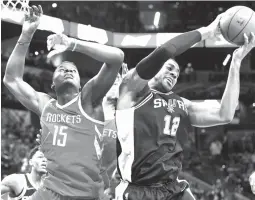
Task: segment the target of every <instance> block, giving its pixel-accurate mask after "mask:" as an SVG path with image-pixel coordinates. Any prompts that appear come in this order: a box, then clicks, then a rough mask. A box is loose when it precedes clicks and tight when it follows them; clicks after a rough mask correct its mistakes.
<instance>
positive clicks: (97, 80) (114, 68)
mask: <svg viewBox="0 0 255 200" xmlns="http://www.w3.org/2000/svg"><path fill="white" fill-rule="evenodd" d="M75 41H76V46H75V51H78V52H81V53H84V54H86V55H88V56H90V57H92V58H94V59H95V60H98V61H100V62H103V63H104V64H103V66H102V68H101V70H100V71H99V73H98V74H97V75H96V76H95V77H94V78H92V79H91V80H90V81H89V82H88V83H87V84H86V85H85V86H84V87H83V89H82V101H83V102H85V103H87V102H88V101H87V100H89V102H93V105H98V104H99V103H101V101H102V99H103V97H104V96H105V94H106V93H107V92H108V90H109V89H110V88H111V86H112V85H113V83H114V81H115V79H116V76H117V74H118V72H119V69H120V67H121V64H122V62H123V59H124V53H123V52H122V51H121V50H120V49H118V48H115V47H111V46H106V45H102V44H98V43H93V42H86V41H80V40H75ZM73 45H75V44H73ZM71 48H72V47H71ZM85 98H86V99H85ZM88 98H89V99H88Z"/></svg>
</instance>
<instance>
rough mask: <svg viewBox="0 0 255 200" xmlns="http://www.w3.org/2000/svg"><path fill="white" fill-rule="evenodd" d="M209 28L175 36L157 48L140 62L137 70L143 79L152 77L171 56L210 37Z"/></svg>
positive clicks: (173, 56)
mask: <svg viewBox="0 0 255 200" xmlns="http://www.w3.org/2000/svg"><path fill="white" fill-rule="evenodd" d="M208 33H209V29H207V28H201V29H197V30H194V31H190V32H186V33H183V34H180V35H178V36H177V37H174V38H172V39H170V40H169V41H167V42H166V43H164V44H163V45H161V46H160V47H158V48H156V49H155V50H154V51H153V52H152V53H151V54H150V55H148V56H147V57H146V58H144V59H143V60H142V61H141V62H140V63H138V65H137V67H136V70H137V72H138V74H139V76H140V77H141V78H143V79H151V78H152V77H154V76H155V75H156V74H157V73H158V71H159V70H160V69H161V67H162V66H163V64H164V63H165V62H166V61H167V60H168V59H170V58H175V57H176V56H178V55H180V54H182V53H183V52H185V51H187V50H188V49H189V48H191V47H192V46H193V45H194V44H196V43H198V42H200V41H201V40H203V39H206V38H207V37H208V35H209V34H208Z"/></svg>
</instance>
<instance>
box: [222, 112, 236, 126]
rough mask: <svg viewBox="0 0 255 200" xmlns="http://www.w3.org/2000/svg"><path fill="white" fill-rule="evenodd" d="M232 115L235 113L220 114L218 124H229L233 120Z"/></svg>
mask: <svg viewBox="0 0 255 200" xmlns="http://www.w3.org/2000/svg"><path fill="white" fill-rule="evenodd" d="M234 114H235V113H233V114H232V113H228V114H222V115H221V116H220V122H221V123H222V124H229V123H230V122H232V120H233V119H234Z"/></svg>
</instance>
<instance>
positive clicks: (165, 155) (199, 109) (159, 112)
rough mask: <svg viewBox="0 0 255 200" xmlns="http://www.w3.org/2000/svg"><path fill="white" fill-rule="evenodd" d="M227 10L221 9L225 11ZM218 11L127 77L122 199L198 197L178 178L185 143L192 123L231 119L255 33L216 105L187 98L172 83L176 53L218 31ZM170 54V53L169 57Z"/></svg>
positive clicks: (120, 114)
mask: <svg viewBox="0 0 255 200" xmlns="http://www.w3.org/2000/svg"><path fill="white" fill-rule="evenodd" d="M221 16H222V15H221ZM221 16H218V17H217V18H216V20H215V21H214V22H212V23H211V24H210V25H209V26H207V27H203V28H201V29H197V30H194V31H190V32H186V33H183V34H180V35H178V36H177V37H175V38H173V39H171V40H169V41H167V42H166V43H164V44H163V45H162V46H160V47H158V48H157V49H155V50H154V51H153V52H152V53H151V54H149V55H148V56H147V57H145V58H144V59H143V60H142V61H140V62H139V63H138V64H137V66H136V67H135V68H134V69H132V70H130V71H129V72H128V74H127V75H126V76H125V77H124V79H123V81H122V83H121V85H120V91H119V99H118V102H117V110H116V125H117V130H118V132H117V133H118V141H117V144H118V147H117V153H118V170H119V173H120V175H121V179H122V181H121V183H120V184H119V185H118V186H117V187H116V190H115V191H116V199H117V200H123V199H125V200H149V199H157V200H193V199H195V198H194V196H193V195H192V193H191V192H190V189H189V188H188V183H187V181H185V180H179V179H178V175H179V172H180V171H181V168H182V159H183V153H182V152H183V149H182V145H181V144H183V143H185V141H183V140H181V138H185V134H187V132H188V129H189V127H190V125H193V126H197V127H209V126H215V125H221V124H226V123H229V122H230V121H231V120H232V119H233V116H234V113H235V109H236V107H237V104H238V97H239V89H240V83H239V82H240V80H239V76H240V73H239V72H240V65H241V61H242V59H243V58H244V57H245V56H246V55H247V53H248V52H249V51H250V50H251V49H252V48H253V46H254V39H255V38H254V34H252V37H251V39H250V40H248V37H247V36H245V44H244V45H243V46H242V47H240V48H238V49H237V50H236V51H235V52H234V53H233V57H232V62H231V66H230V70H229V76H228V81H227V84H226V88H225V91H224V94H223V97H222V99H221V102H220V103H219V104H218V105H217V106H215V107H212V106H210V105H209V104H207V103H203V102H202V103H195V102H192V101H189V100H187V99H184V98H182V97H180V96H178V95H177V94H175V93H174V92H172V88H173V87H174V85H175V84H176V82H177V79H178V76H179V73H180V68H179V66H178V64H177V63H176V62H175V61H174V57H175V56H178V55H180V54H181V53H183V52H184V51H186V50H188V49H189V48H190V47H191V46H193V45H194V44H196V43H197V42H199V41H201V40H204V39H206V38H208V37H215V33H217V32H218V30H217V27H218V23H219V18H220V17H221ZM169 58H170V59H169Z"/></svg>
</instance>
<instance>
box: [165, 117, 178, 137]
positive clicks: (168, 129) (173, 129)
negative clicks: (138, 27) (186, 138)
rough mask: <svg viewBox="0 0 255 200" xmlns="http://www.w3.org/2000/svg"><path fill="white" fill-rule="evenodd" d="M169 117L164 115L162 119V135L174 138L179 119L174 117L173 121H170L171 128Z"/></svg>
mask: <svg viewBox="0 0 255 200" xmlns="http://www.w3.org/2000/svg"><path fill="white" fill-rule="evenodd" d="M171 119H172V117H171V115H166V116H165V117H164V121H165V127H164V130H163V133H164V134H165V135H170V136H172V137H175V136H176V132H177V130H178V127H179V124H180V117H174V118H173V121H172V126H170V125H171Z"/></svg>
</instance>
